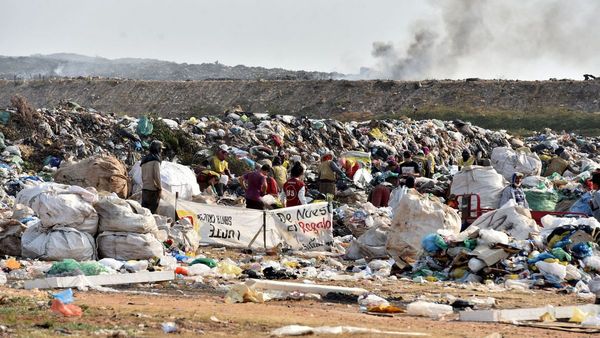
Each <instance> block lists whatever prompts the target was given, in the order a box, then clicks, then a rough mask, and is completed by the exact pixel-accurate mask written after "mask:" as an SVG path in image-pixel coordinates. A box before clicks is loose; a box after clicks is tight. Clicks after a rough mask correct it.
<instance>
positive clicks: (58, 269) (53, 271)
mask: <svg viewBox="0 0 600 338" xmlns="http://www.w3.org/2000/svg"><path fill="white" fill-rule="evenodd" d="M76 270H79V263H77V261H76V260H74V259H70V258H67V259H63V260H62V261H61V262H55V263H54V264H52V267H51V268H50V270H48V275H51V276H53V275H62V274H67V273H73V272H75V271H76Z"/></svg>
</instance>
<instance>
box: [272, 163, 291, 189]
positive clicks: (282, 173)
mask: <svg viewBox="0 0 600 338" xmlns="http://www.w3.org/2000/svg"><path fill="white" fill-rule="evenodd" d="M272 169H273V177H274V178H275V181H276V182H277V186H278V187H279V189H280V190H282V189H283V185H284V184H285V182H287V170H286V169H285V168H284V167H283V165H282V163H281V158H280V157H279V156H276V157H275V158H274V159H273V168H272Z"/></svg>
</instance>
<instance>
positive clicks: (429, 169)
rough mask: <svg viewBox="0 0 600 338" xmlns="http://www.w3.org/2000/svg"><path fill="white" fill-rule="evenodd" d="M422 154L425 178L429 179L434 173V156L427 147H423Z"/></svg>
mask: <svg viewBox="0 0 600 338" xmlns="http://www.w3.org/2000/svg"><path fill="white" fill-rule="evenodd" d="M423 154H425V177H427V178H431V177H433V174H434V173H435V155H433V153H432V152H431V150H430V149H429V147H423Z"/></svg>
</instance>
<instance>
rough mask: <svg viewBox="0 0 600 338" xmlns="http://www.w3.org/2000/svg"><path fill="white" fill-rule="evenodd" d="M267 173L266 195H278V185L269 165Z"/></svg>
mask: <svg viewBox="0 0 600 338" xmlns="http://www.w3.org/2000/svg"><path fill="white" fill-rule="evenodd" d="M269 168H270V170H269V173H268V174H267V191H266V194H267V195H271V196H273V197H275V198H277V197H278V195H279V190H280V189H279V185H278V184H277V180H276V179H275V177H274V172H273V168H271V167H269Z"/></svg>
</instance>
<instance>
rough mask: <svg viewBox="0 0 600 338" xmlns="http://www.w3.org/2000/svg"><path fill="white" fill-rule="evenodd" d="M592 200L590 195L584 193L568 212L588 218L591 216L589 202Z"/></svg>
mask: <svg viewBox="0 0 600 338" xmlns="http://www.w3.org/2000/svg"><path fill="white" fill-rule="evenodd" d="M591 200H592V194H591V193H589V192H586V193H585V194H583V195H581V197H580V198H579V199H578V200H577V202H575V204H573V205H572V206H571V208H569V212H580V213H582V214H586V215H588V216H592V208H591V207H590V201H591Z"/></svg>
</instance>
